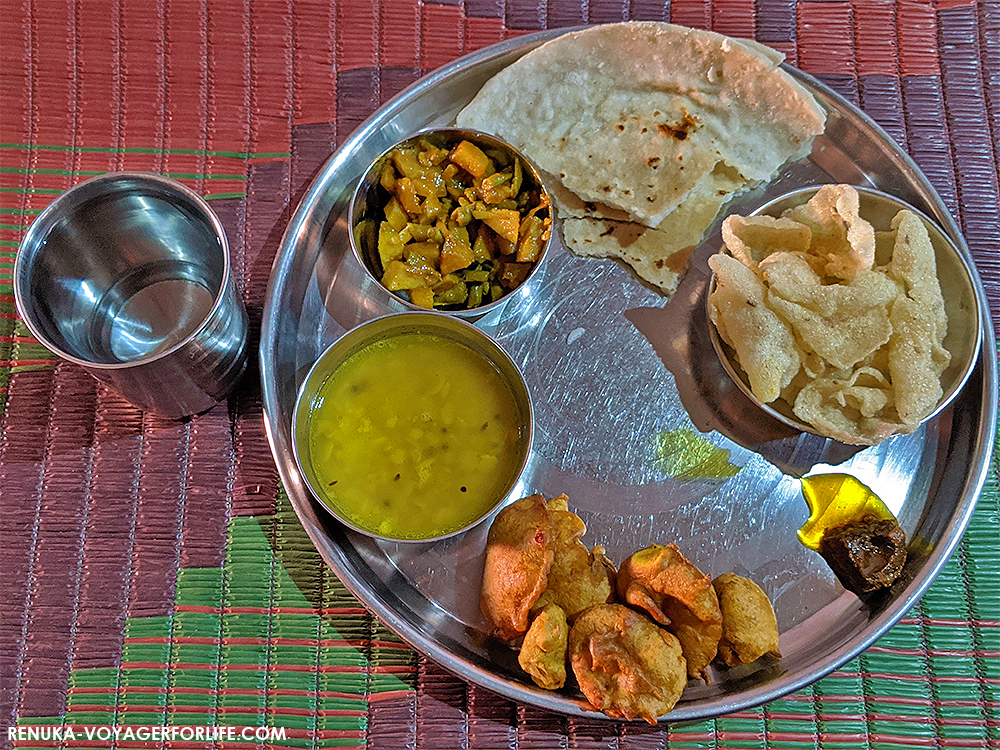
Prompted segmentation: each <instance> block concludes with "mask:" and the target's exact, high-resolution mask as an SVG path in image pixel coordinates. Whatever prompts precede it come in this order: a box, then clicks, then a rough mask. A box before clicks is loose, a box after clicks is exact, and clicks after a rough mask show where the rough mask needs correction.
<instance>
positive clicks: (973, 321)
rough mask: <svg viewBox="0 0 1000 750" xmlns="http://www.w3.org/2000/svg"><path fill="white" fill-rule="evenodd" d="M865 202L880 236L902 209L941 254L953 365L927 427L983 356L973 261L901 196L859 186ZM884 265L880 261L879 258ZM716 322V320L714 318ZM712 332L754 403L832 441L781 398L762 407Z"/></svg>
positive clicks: (789, 201)
mask: <svg viewBox="0 0 1000 750" xmlns="http://www.w3.org/2000/svg"><path fill="white" fill-rule="evenodd" d="M820 187H822V186H821V185H815V186H811V187H806V188H800V189H798V190H793V191H791V192H789V193H785V194H784V195H780V196H778V197H777V198H774V199H773V200H771V201H768V202H767V203H765V204H764V205H762V206H760V207H759V208H757V209H755V210H754V211H752V212H751V213H750V215H751V216H759V215H761V214H765V215H768V216H774V217H778V216H780V215H781V214H782V212H784V211H786V210H787V209H789V208H794V207H795V206H799V205H802V204H804V203H806V202H808V201H809V199H810V198H812V197H813V195H815V194H816V192H817V191H818V190H819V189H820ZM854 188H855V189H856V190H857V191H858V196H859V199H860V214H861V218H863V219H865V220H867V221H868V222H869V223H870V224H871V225H872V226H873V227H874V228H875V231H876V232H879V231H884V230H888V229H889V228H890V222H891V221H892V219H893V217H894V216H895V215H896V214H897V213H898V212H899V211H900V210H902V209H904V208H905V209H909V210H910V211H913V213H915V214H916V215H917V216H919V217H920V218H921V220H922V221H923V222H924V226H925V227H927V232H928V234H929V235H930V239H931V244H933V246H934V251H935V254H936V256H937V267H938V280H939V282H940V284H941V294H942V295H943V297H944V306H945V312H946V313H947V315H948V333H947V335H946V336H945V339H944V347H945V348H946V349H947V350H948V351H949V352H950V353H951V364H949V366H948V368H947V369H946V370H945V371H944V373H942V375H941V388H942V395H941V400H940V401H939V402H938V405H937V406H936V407H935V408H934V410H933V411H932V412H931V413H930V414H928V415H927V416H926V417H924V418H923V420H921V423H924V422H926V421H928V420H930V419H931V418H933V417H935V416H937V415H938V414H940V413H941V411H942V410H943V409H944V408H945V407H947V406H948V404H950V403H951V402H952V400H953V399H954V398H955V396H957V395H958V393H959V391H961V390H962V387H963V386H964V385H965V382H966V381H967V380H968V379H969V375H970V374H971V373H972V369H973V367H974V366H975V364H976V360H977V358H978V357H979V348H980V342H981V339H982V311H981V310H980V307H979V297H978V296H977V295H976V286H975V282H974V280H973V271H972V268H971V263H972V261H971V260H970V256H969V255H968V253H967V252H963V251H962V250H960V249H959V247H958V245H956V244H955V242H954V241H953V240H952V239H951V237H949V236H948V235H947V234H946V233H945V232H944V230H942V229H941V227H940V226H939V225H938V224H937V222H935V221H934V220H933V219H931V218H930V217H928V216H927V215H926V214H925V213H923V212H922V211H920V210H918V209H916V208H914V207H913V206H912V205H910V204H909V203H906V202H905V201H903V200H900V199H899V198H897V197H895V196H893V195H890V194H888V193H884V192H882V191H880V190H874V189H872V188H866V187H858V186H854ZM876 262H878V259H876ZM715 284H716V280H715V274H714V273H713V274H712V277H711V280H710V282H709V294H708V295H706V305H708V304H709V303H708V299H709V297H710V296H711V292H712V291H714V290H715ZM709 320H710V321H711V317H709ZM708 329H709V334H710V336H711V339H712V345H713V346H714V347H715V351H716V353H717V354H718V355H719V360H720V361H721V363H722V366H723V368H725V370H726V372H727V373H728V374H729V376H730V377H731V378H732V380H733V382H734V383H736V385H737V386H738V387H739V389H740V390H741V391H743V393H744V394H746V396H747V398H749V399H750V400H751V401H753V402H754V403H755V404H756V405H757V406H759V407H760V408H761V409H762V410H763V411H765V412H767V413H768V414H769V415H771V416H772V417H774V418H775V419H777V420H779V421H780V422H783V423H784V424H786V425H788V426H790V427H793V428H795V429H796V430H800V431H802V432H809V433H812V434H814V435H820V436H821V437H826V436H825V435H823V434H822V433H821V432H819V431H818V430H817V429H816V428H815V427H813V426H812V425H810V424H807V423H805V422H802V421H800V420H799V419H798V418H797V417H796V416H795V415H794V414H793V413H792V410H791V406H790V405H789V404H787V403H786V402H785V401H783V400H781V399H778V400H776V401H774V402H772V403H770V404H764V403H761V402H760V401H759V400H758V399H757V397H756V396H754V394H753V391H752V390H751V389H750V381H749V380H748V378H747V375H746V373H745V372H744V371H743V369H742V368H741V367H740V364H739V362H738V361H737V359H736V353H735V352H734V351H733V350H732V349H731V348H730V347H729V346H728V345H727V344H726V343H725V342H724V341H723V340H722V337H721V336H720V335H719V332H718V331H717V330H716V328H715V326H714V325H713V324H712V323H711V322H709V326H708Z"/></svg>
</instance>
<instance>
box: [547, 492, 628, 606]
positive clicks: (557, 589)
mask: <svg viewBox="0 0 1000 750" xmlns="http://www.w3.org/2000/svg"><path fill="white" fill-rule="evenodd" d="M548 509H549V514H550V515H551V516H552V524H553V529H554V533H553V538H552V550H553V556H552V567H551V568H550V569H549V577H548V585H547V586H546V588H545V591H543V592H542V595H541V596H540V597H539V599H538V601H537V602H536V604H535V607H536V608H540V607H543V606H545V605H547V604H550V603H553V604H558V605H559V607H561V608H562V610H563V611H564V612H565V613H566V617H567V618H568V619H569V620H570V621H572V620H573V618H574V617H576V615H578V614H579V613H580V612H582V611H583V610H585V609H586V608H587V607H591V606H593V605H595V604H603V603H605V602H609V601H611V600H612V599H613V598H614V583H613V581H614V578H613V577H614V574H615V570H614V565H613V564H612V563H611V561H610V560H608V558H607V557H606V556H605V554H604V547H601V546H600V545H598V546H596V547H594V549H593V551H588V550H587V547H586V546H585V545H584V544H583V542H582V541H580V537H582V536H583V535H584V534H585V533H586V531H587V526H586V525H585V524H584V522H583V520H582V519H581V518H580V517H579V516H578V515H577V514H576V513H573V512H572V511H571V510H569V498H568V497H566V495H559V496H558V497H554V498H552V499H551V500H549V502H548Z"/></svg>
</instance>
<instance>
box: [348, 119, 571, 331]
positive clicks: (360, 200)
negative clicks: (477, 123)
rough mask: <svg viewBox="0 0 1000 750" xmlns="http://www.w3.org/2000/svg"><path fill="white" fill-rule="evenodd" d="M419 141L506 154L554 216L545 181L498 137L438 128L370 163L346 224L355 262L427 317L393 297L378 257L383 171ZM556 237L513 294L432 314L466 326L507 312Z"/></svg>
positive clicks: (386, 194)
mask: <svg viewBox="0 0 1000 750" xmlns="http://www.w3.org/2000/svg"><path fill="white" fill-rule="evenodd" d="M421 140H431V141H432V142H433V143H435V144H436V145H439V146H442V147H445V146H447V147H450V146H454V145H456V144H458V143H459V142H461V141H462V140H468V141H471V142H472V143H474V144H475V145H477V146H479V147H480V148H481V149H482V150H483V151H487V152H489V151H501V152H505V153H506V154H508V155H509V157H510V158H511V159H517V160H518V161H520V162H521V169H522V174H523V180H524V182H523V184H524V185H526V186H527V187H528V189H531V190H537V191H538V193H539V195H540V196H541V198H542V200H544V201H545V202H547V203H548V205H549V215H550V216H552V213H553V212H552V208H551V206H552V201H551V197H550V196H549V193H548V190H547V189H546V187H545V184H544V183H543V182H542V178H541V177H540V175H539V172H538V170H537V169H536V168H535V166H534V165H533V164H532V163H531V161H530V160H528V159H527V158H526V157H525V156H524V154H522V153H521V152H519V151H518V150H517V149H515V148H514V147H513V146H511V145H510V144H509V143H507V142H505V141H503V140H501V139H499V138H497V137H496V136H492V135H488V134H486V133H481V132H478V131H475V130H466V129H462V128H434V129H428V130H423V131H420V132H419V133H417V134H415V135H412V136H410V137H408V138H405V139H403V140H401V141H398V142H396V143H395V144H393V145H392V146H391V147H389V148H387V149H386V150H385V151H383V152H382V153H381V154H380V155H379V156H378V157H377V158H376V159H375V160H374V161H373V162H372V163H371V165H370V166H369V167H368V169H367V170H366V171H365V173H364V175H362V177H361V179H360V180H359V181H358V184H357V187H356V188H355V190H354V194H353V196H352V197H351V203H350V207H349V209H348V222H349V225H350V227H351V231H350V239H351V249H352V250H353V252H354V257H355V258H356V259H357V260H358V262H359V263H360V264H361V265H362V267H364V269H365V271H366V273H367V275H368V276H369V277H370V278H371V279H372V281H374V282H375V284H376V285H377V286H378V287H379V288H381V289H384V290H385V291H386V292H387V293H388V294H390V295H393V296H394V297H396V298H397V299H398V300H399V301H400V302H402V303H403V305H404V306H405V307H406V308H408V309H410V310H414V311H420V312H427V311H428V308H425V307H421V306H419V305H416V304H414V303H413V302H411V301H410V298H409V295H408V294H407V293H406V292H400V291H392V290H390V289H388V288H387V287H386V286H385V285H383V284H382V274H383V270H384V269H383V268H382V260H381V258H380V257H379V253H378V234H379V224H380V223H381V217H382V211H383V209H384V208H385V206H386V204H387V203H388V202H389V198H390V195H389V191H388V190H386V189H385V188H384V187H383V186H382V185H381V182H380V179H379V178H380V176H381V173H382V167H383V165H384V164H385V162H386V160H387V159H388V158H389V155H390V154H391V153H392V151H393V150H394V149H396V148H398V147H399V146H402V145H406V144H416V143H419V142H420V141H421ZM552 235H553V231H550V232H549V238H548V240H547V241H546V242H545V245H544V247H543V248H542V252H541V254H540V255H539V257H538V260H537V261H535V265H534V266H533V267H532V269H531V271H530V272H529V273H528V276H527V277H526V278H525V279H524V280H523V281H522V282H521V283H520V284H519V285H518V286H517V287H515V288H514V289H511V290H509V291H508V292H507V293H505V294H504V295H503V296H502V297H500V298H499V299H497V300H494V301H492V302H490V303H488V304H485V305H480V306H479V307H474V308H461V307H452V306H449V307H439V308H434V312H442V313H447V314H449V315H454V316H456V317H459V318H464V319H466V320H475V319H477V318H480V317H482V316H484V315H486V314H487V313H489V312H491V311H493V310H496V309H497V308H499V307H501V306H503V305H504V304H506V303H507V302H508V301H509V300H510V299H511V298H513V297H514V295H515V293H516V292H519V291H523V290H525V289H527V288H528V286H529V284H530V283H531V281H532V279H533V278H535V277H536V276H537V274H538V268H539V266H541V264H542V262H543V260H544V259H545V256H546V255H548V253H549V248H550V247H551V245H552Z"/></svg>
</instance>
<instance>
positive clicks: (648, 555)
mask: <svg viewBox="0 0 1000 750" xmlns="http://www.w3.org/2000/svg"><path fill="white" fill-rule="evenodd" d="M617 588H618V598H619V600H620V601H623V602H626V603H627V604H631V605H632V606H634V607H638V608H640V609H642V610H644V611H646V612H648V613H649V615H650V617H652V618H653V619H654V620H655V621H656V622H658V623H659V624H660V625H662V626H663V627H665V628H667V629H668V630H669V631H670V632H671V633H673V634H674V635H676V636H677V639H678V640H679V641H680V642H681V648H682V649H683V650H684V658H685V659H686V660H687V669H688V674H689V675H690V676H691V677H693V678H699V677H700V678H702V679H706V680H707V678H708V673H707V671H706V668H707V667H708V665H709V664H711V662H712V659H714V658H715V655H716V653H717V652H718V646H719V640H720V639H721V638H722V612H721V611H720V610H719V600H718V598H717V597H716V595H715V590H714V589H713V588H712V578H711V576H708V575H705V574H704V573H702V572H701V571H700V570H698V568H697V567H696V566H695V565H694V564H692V563H691V562H690V561H688V559H687V558H686V557H684V555H682V554H681V551H680V550H679V549H678V548H677V545H675V544H668V545H665V546H664V545H659V544H657V545H653V546H651V547H647V548H646V549H643V550H639V551H638V552H634V553H632V555H630V556H629V557H628V559H626V560H625V562H623V563H622V565H621V568H620V569H619V570H618V577H617Z"/></svg>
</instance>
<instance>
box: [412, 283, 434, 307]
mask: <svg viewBox="0 0 1000 750" xmlns="http://www.w3.org/2000/svg"><path fill="white" fill-rule="evenodd" d="M410 302H412V303H413V304H414V305H417V306H418V307H425V308H427V309H428V310H430V309H432V308H433V307H434V291H433V290H432V289H431V288H430V287H426V286H420V287H416V288H415V289H411V290H410Z"/></svg>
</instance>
